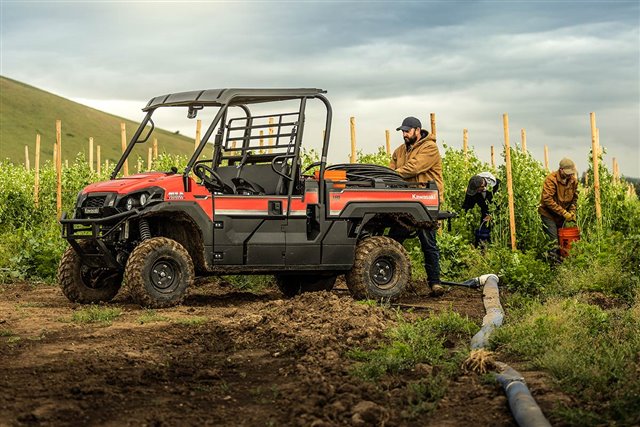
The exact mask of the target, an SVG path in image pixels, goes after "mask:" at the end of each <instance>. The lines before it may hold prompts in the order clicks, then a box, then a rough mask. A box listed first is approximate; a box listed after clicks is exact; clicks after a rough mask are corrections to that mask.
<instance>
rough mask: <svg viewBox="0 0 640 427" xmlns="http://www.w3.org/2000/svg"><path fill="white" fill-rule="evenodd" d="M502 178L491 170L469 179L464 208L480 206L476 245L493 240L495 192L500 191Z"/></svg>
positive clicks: (466, 209)
mask: <svg viewBox="0 0 640 427" xmlns="http://www.w3.org/2000/svg"><path fill="white" fill-rule="evenodd" d="M498 185H500V180H499V179H498V178H496V177H495V176H493V174H492V173H491V172H482V173H479V174H477V175H474V176H472V177H471V179H470V180H469V185H468V186H467V194H466V195H465V197H464V202H463V203H462V209H464V210H465V211H468V210H469V209H472V208H473V207H474V206H476V205H478V206H480V217H481V222H480V227H478V229H477V230H476V241H475V244H476V246H478V245H483V244H486V243H488V242H490V241H491V226H490V221H491V209H490V207H489V205H491V204H492V201H493V194H494V193H495V192H496V191H498Z"/></svg>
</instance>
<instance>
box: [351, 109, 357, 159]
mask: <svg viewBox="0 0 640 427" xmlns="http://www.w3.org/2000/svg"><path fill="white" fill-rule="evenodd" d="M349 128H350V129H351V158H350V160H349V161H350V162H351V163H355V162H356V118H355V117H351V118H349Z"/></svg>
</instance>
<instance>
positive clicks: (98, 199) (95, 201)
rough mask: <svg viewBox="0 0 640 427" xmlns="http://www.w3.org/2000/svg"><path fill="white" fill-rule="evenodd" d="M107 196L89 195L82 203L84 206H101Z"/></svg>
mask: <svg viewBox="0 0 640 427" xmlns="http://www.w3.org/2000/svg"><path fill="white" fill-rule="evenodd" d="M106 199H107V196H89V197H87V199H86V200H85V201H84V203H83V204H82V207H83V208H101V207H103V206H104V201H105V200H106Z"/></svg>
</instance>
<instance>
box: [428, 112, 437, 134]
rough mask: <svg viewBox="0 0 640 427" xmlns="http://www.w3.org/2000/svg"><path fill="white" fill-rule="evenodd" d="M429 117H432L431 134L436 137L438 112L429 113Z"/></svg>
mask: <svg viewBox="0 0 640 427" xmlns="http://www.w3.org/2000/svg"><path fill="white" fill-rule="evenodd" d="M429 117H430V118H431V134H432V135H433V137H434V138H435V137H436V113H431V114H429Z"/></svg>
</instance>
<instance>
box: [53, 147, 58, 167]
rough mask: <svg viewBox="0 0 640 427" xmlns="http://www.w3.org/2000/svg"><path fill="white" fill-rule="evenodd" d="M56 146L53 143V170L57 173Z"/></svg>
mask: <svg viewBox="0 0 640 427" xmlns="http://www.w3.org/2000/svg"><path fill="white" fill-rule="evenodd" d="M57 167H58V144H56V143H55V142H54V143H53V170H54V171H56V172H57V171H58V169H57Z"/></svg>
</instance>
